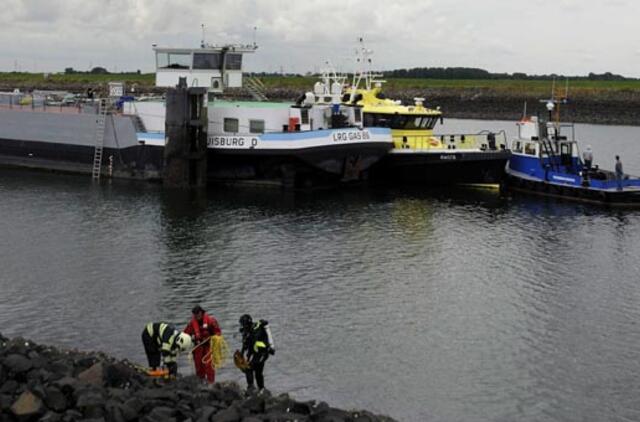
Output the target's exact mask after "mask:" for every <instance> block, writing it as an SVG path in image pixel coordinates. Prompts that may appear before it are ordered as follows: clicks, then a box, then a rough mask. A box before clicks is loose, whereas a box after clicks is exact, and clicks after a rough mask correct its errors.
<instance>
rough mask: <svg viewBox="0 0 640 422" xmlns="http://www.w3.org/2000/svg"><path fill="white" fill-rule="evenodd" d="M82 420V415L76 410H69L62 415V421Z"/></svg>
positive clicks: (73, 421)
mask: <svg viewBox="0 0 640 422" xmlns="http://www.w3.org/2000/svg"><path fill="white" fill-rule="evenodd" d="M80 419H83V417H82V413H80V412H78V411H77V410H75V409H69V410H67V411H66V412H64V415H62V420H63V421H65V422H75V421H79V420H80Z"/></svg>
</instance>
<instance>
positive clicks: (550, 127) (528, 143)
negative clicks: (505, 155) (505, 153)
mask: <svg viewBox="0 0 640 422" xmlns="http://www.w3.org/2000/svg"><path fill="white" fill-rule="evenodd" d="M517 126H518V137H517V138H516V139H514V140H512V141H511V154H512V156H511V159H510V162H509V166H510V167H511V168H513V169H518V171H519V172H521V173H524V174H527V175H529V176H534V177H541V178H544V177H545V174H544V173H546V172H547V171H548V170H553V171H560V172H562V173H569V174H576V175H577V174H579V173H580V171H581V170H582V162H581V160H580V153H579V150H578V144H577V142H576V141H575V139H574V131H573V129H574V128H573V125H570V124H561V125H560V126H561V127H558V126H557V125H556V124H553V123H551V122H540V121H538V118H537V117H530V118H528V119H523V120H521V121H520V122H518V123H517ZM561 128H567V129H570V130H571V136H570V138H568V137H567V136H564V135H560V133H561V130H560V129H561Z"/></svg>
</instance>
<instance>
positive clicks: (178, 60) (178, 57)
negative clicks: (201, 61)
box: [156, 53, 191, 69]
mask: <svg viewBox="0 0 640 422" xmlns="http://www.w3.org/2000/svg"><path fill="white" fill-rule="evenodd" d="M156 57H157V65H158V69H189V68H190V67H191V53H158V54H157V56H156Z"/></svg>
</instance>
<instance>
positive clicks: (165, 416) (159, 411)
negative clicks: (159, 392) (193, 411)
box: [142, 406, 177, 422]
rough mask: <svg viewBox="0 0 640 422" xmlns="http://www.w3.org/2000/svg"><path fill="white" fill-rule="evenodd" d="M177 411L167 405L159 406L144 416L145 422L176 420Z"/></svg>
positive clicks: (170, 421) (171, 421) (173, 421)
mask: <svg viewBox="0 0 640 422" xmlns="http://www.w3.org/2000/svg"><path fill="white" fill-rule="evenodd" d="M175 413H176V412H175V411H174V410H173V409H172V408H170V407H166V406H158V407H156V408H154V409H153V410H152V411H151V413H149V414H148V415H147V416H145V417H144V418H142V421H144V422H176V420H177V419H176V417H175Z"/></svg>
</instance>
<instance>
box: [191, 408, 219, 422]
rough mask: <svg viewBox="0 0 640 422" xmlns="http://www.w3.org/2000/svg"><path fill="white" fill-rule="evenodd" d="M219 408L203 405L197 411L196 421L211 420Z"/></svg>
mask: <svg viewBox="0 0 640 422" xmlns="http://www.w3.org/2000/svg"><path fill="white" fill-rule="evenodd" d="M217 411H218V408H216V407H211V406H202V407H200V408H199V409H198V410H197V411H196V418H197V419H196V422H209V421H210V420H211V415H213V414H214V413H216V412H217Z"/></svg>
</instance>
